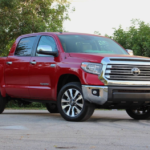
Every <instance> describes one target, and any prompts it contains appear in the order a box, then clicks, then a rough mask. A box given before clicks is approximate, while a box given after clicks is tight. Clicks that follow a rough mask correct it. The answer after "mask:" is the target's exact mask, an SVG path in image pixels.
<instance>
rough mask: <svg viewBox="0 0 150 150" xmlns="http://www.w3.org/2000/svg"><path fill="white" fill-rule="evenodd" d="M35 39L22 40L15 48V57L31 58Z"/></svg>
mask: <svg viewBox="0 0 150 150" xmlns="http://www.w3.org/2000/svg"><path fill="white" fill-rule="evenodd" d="M35 38H36V37H28V38H22V39H21V40H20V42H19V44H18V46H17V48H16V51H15V55H19V56H31V52H32V47H33V44H34V41H35Z"/></svg>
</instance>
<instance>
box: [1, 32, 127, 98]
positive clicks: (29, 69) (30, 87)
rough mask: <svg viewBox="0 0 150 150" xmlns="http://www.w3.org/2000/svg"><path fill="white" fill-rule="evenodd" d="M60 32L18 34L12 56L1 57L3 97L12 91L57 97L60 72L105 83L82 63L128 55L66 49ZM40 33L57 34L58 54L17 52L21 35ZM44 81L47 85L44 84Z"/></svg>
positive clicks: (20, 94)
mask: <svg viewBox="0 0 150 150" xmlns="http://www.w3.org/2000/svg"><path fill="white" fill-rule="evenodd" d="M59 34H61V33H45V32H44V33H34V34H28V35H22V36H20V37H18V38H17V40H16V41H15V43H14V44H13V46H12V48H11V50H10V53H9V56H8V57H7V58H4V57H2V58H0V71H1V74H0V90H1V94H2V96H3V97H5V96H6V95H9V96H11V97H15V98H28V99H40V100H56V99H57V84H58V81H59V78H60V77H61V75H64V74H73V75H76V76H77V77H78V78H79V80H80V82H81V84H84V85H101V86H103V85H104V84H103V82H101V81H100V80H99V79H98V75H94V74H90V73H87V72H85V71H83V70H82V69H81V63H82V62H95V63H101V60H102V59H103V58H104V57H110V56H112V57H126V56H125V55H123V56H121V55H104V54H103V55H97V54H96V55H94V54H83V53H82V54H81V53H65V52H64V50H63V47H62V45H61V43H60V40H59V38H58V37H57V35H59ZM63 34H75V33H63ZM76 34H78V33H76ZM40 35H49V36H52V37H53V38H54V40H55V42H56V45H57V48H58V51H59V56H58V57H35V56H29V57H18V56H14V52H15V49H16V47H17V44H18V42H19V41H20V39H21V38H23V37H29V36H40ZM87 35H88V34H87ZM127 57H129V56H127ZM8 61H11V62H12V65H8V64H6V62H8ZM30 61H36V64H35V65H32V64H30ZM51 64H55V65H56V67H54V68H52V67H50V65H51ZM41 83H42V84H43V85H41ZM45 83H46V84H47V85H44V84H45Z"/></svg>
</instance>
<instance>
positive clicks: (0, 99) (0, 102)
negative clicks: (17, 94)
mask: <svg viewBox="0 0 150 150" xmlns="http://www.w3.org/2000/svg"><path fill="white" fill-rule="evenodd" d="M5 105H6V99H5V98H4V97H2V96H1V94H0V114H1V113H3V111H4V109H5Z"/></svg>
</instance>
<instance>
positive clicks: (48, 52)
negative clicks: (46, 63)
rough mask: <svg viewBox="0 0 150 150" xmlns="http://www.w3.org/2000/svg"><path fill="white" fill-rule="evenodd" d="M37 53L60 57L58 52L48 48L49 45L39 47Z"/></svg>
mask: <svg viewBox="0 0 150 150" xmlns="http://www.w3.org/2000/svg"><path fill="white" fill-rule="evenodd" d="M37 53H38V54H45V55H53V56H55V57H57V56H58V51H53V50H52V47H51V46H48V45H41V46H38V49H37Z"/></svg>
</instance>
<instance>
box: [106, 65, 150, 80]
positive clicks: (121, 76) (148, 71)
mask: <svg viewBox="0 0 150 150" xmlns="http://www.w3.org/2000/svg"><path fill="white" fill-rule="evenodd" d="M133 68H138V69H140V74H139V75H137V76H135V75H133V73H132V72H131V70H132V69H133ZM105 78H107V79H108V80H125V81H129V80H130V81H150V65H147V66H145V65H144V66H143V65H127V64H120V65H119V64H108V65H107V67H106V71H105Z"/></svg>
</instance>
